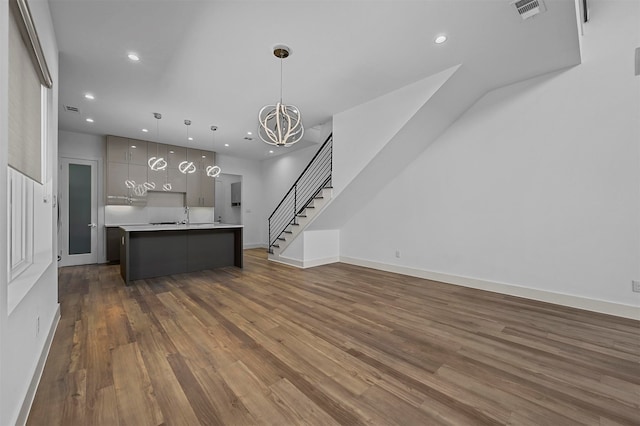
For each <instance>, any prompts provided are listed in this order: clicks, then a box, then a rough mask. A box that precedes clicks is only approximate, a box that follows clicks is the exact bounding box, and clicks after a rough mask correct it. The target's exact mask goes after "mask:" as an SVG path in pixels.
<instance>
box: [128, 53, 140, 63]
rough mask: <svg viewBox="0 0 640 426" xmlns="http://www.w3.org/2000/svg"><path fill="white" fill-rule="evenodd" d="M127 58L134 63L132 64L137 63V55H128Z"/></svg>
mask: <svg viewBox="0 0 640 426" xmlns="http://www.w3.org/2000/svg"><path fill="white" fill-rule="evenodd" d="M127 57H128V58H129V59H131V60H132V61H134V62H138V61H139V60H140V57H139V56H138V55H136V54H135V53H129V54H128V55H127Z"/></svg>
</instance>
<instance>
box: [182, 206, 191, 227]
mask: <svg viewBox="0 0 640 426" xmlns="http://www.w3.org/2000/svg"><path fill="white" fill-rule="evenodd" d="M184 214H186V215H187V218H186V219H185V220H183V221H182V223H184V224H185V225H188V224H189V206H185V207H184Z"/></svg>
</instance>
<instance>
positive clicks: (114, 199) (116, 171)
mask: <svg viewBox="0 0 640 426" xmlns="http://www.w3.org/2000/svg"><path fill="white" fill-rule="evenodd" d="M127 180H130V181H132V182H135V185H136V187H137V186H138V185H144V183H145V182H146V181H147V166H141V165H138V164H124V163H107V204H108V205H131V204H134V205H140V204H144V203H146V195H144V194H142V195H138V194H137V193H136V191H135V188H128V187H127V183H126V181H127Z"/></svg>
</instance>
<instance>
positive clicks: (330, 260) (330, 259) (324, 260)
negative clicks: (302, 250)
mask: <svg viewBox="0 0 640 426" xmlns="http://www.w3.org/2000/svg"><path fill="white" fill-rule="evenodd" d="M336 262H340V257H338V256H331V257H325V258H322V259H311V260H305V261H304V262H303V266H302V267H303V268H313V267H314V266H322V265H328V264H329V263H336Z"/></svg>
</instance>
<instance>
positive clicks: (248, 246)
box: [242, 243, 267, 250]
mask: <svg viewBox="0 0 640 426" xmlns="http://www.w3.org/2000/svg"><path fill="white" fill-rule="evenodd" d="M242 248H243V249H244V250H247V249H254V248H263V249H265V250H266V249H267V245H266V244H264V243H247V244H243V245H242Z"/></svg>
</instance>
